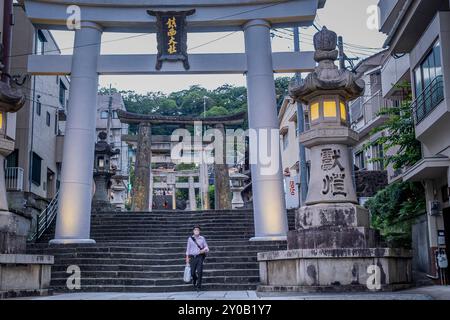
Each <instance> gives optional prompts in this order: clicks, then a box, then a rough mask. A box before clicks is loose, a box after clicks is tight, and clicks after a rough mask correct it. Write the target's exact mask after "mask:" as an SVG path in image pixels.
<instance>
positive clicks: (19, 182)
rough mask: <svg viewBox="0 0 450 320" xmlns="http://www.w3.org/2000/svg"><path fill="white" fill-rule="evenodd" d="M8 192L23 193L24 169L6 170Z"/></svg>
mask: <svg viewBox="0 0 450 320" xmlns="http://www.w3.org/2000/svg"><path fill="white" fill-rule="evenodd" d="M5 184H6V191H23V169H22V168H6V169H5Z"/></svg>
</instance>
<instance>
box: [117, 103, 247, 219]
mask: <svg viewBox="0 0 450 320" xmlns="http://www.w3.org/2000/svg"><path fill="white" fill-rule="evenodd" d="M117 115H118V117H119V119H120V121H121V122H123V123H127V124H135V125H138V128H139V129H138V137H137V154H136V166H135V177H136V178H135V179H136V180H135V182H134V187H133V210H134V211H147V210H149V208H150V207H151V202H150V190H151V159H152V125H171V124H175V125H194V124H195V123H201V124H202V126H203V125H206V126H212V127H214V128H215V129H217V130H219V131H220V132H221V133H222V137H225V126H227V125H229V126H231V125H242V124H243V123H244V120H245V116H246V112H240V113H237V114H234V115H230V116H219V117H208V118H203V117H184V116H179V117H178V116H160V115H143V114H136V113H131V112H126V111H122V110H118V112H117ZM222 151H223V152H222V155H223V158H222V159H221V160H222V161H220V163H215V164H214V178H215V204H216V208H215V209H231V198H230V195H231V190H230V177H229V173H228V165H227V163H226V153H225V151H224V150H222ZM200 166H203V170H206V169H205V163H204V162H203V161H202V163H200ZM200 171H202V170H200ZM200 176H201V177H203V179H205V178H204V176H205V174H201V175H200ZM206 179H207V178H206ZM201 180H202V179H201ZM201 183H203V184H205V183H206V181H201ZM203 192H206V193H207V192H208V190H207V188H206V190H205V188H203ZM203 198H204V199H205V200H204V201H205V203H207V202H208V201H207V196H204V197H203ZM204 207H205V208H206V209H208V205H207V204H206V205H205V206H204Z"/></svg>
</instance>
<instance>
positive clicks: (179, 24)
mask: <svg viewBox="0 0 450 320" xmlns="http://www.w3.org/2000/svg"><path fill="white" fill-rule="evenodd" d="M147 13H148V14H149V15H151V16H155V17H156V19H157V28H158V33H157V39H158V58H157V61H156V67H155V68H156V70H161V69H162V66H163V62H164V61H182V62H183V65H184V68H185V69H186V70H189V69H190V66H189V59H188V54H187V28H186V27H187V25H186V17H187V16H190V15H193V14H194V13H195V9H193V10H189V11H152V10H147Z"/></svg>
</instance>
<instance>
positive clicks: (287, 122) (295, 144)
mask: <svg viewBox="0 0 450 320" xmlns="http://www.w3.org/2000/svg"><path fill="white" fill-rule="evenodd" d="M304 115H305V130H308V129H309V120H308V113H307V110H305V108H304ZM278 123H279V126H280V149H281V163H282V168H283V173H284V192H285V199H286V206H287V208H288V209H294V208H298V207H299V206H300V202H301V201H300V181H301V180H300V169H299V159H300V156H299V155H300V152H299V150H300V145H299V141H298V118H297V102H295V101H294V100H293V99H292V98H290V97H286V98H285V99H284V100H283V103H282V105H281V109H280V111H279V113H278ZM306 160H307V167H308V177H307V181H308V180H309V167H310V164H309V150H308V149H306Z"/></svg>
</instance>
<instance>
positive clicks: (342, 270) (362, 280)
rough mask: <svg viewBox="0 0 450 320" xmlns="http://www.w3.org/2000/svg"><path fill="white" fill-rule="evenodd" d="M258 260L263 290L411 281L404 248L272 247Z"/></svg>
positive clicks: (357, 287)
mask: <svg viewBox="0 0 450 320" xmlns="http://www.w3.org/2000/svg"><path fill="white" fill-rule="evenodd" d="M258 261H259V263H260V280H261V285H260V286H259V288H258V291H262V292H274V291H278V292H280V291H299V292H326V291H332V292H346V291H374V290H375V291H376V290H385V291H390V290H395V289H403V288H405V287H408V286H410V283H411V282H412V268H411V265H412V264H411V252H410V251H409V250H403V249H390V248H389V249H388V248H368V249H319V250H286V251H273V252H264V253H259V254H258Z"/></svg>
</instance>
